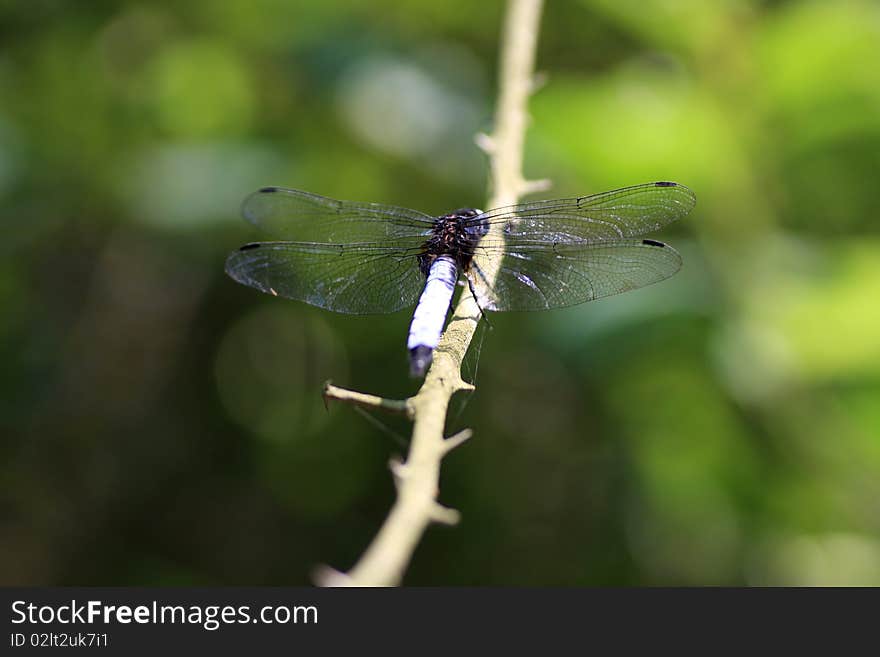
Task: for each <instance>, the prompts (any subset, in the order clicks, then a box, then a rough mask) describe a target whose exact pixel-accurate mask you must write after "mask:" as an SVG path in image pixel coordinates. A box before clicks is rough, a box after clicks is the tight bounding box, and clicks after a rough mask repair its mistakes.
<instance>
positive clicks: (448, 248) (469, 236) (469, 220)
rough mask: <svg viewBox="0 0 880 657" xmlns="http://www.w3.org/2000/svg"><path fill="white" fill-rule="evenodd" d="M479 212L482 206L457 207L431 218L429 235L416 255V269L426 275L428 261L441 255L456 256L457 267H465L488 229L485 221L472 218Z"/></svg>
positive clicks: (430, 261)
mask: <svg viewBox="0 0 880 657" xmlns="http://www.w3.org/2000/svg"><path fill="white" fill-rule="evenodd" d="M481 214H482V210H476V209H474V208H460V209H458V210H456V211H454V212H450V213H449V214H444V215H442V216H440V217H437V219H435V220H434V226H433V228H432V229H431V237H429V238H428V240H427V241H426V242H425V244H424V245H423V247H422V249H423V250H422V253H421V254H420V255H419V269H421V271H422V274H424V275H425V276H426V277H427V276H428V272H429V271H430V269H431V265H432V264H433V263H434V261H435V260H436V259H437V258H438V257H440V256H442V255H447V256H450V257H451V258H452V259H453V260H455V262H456V264H457V265H458V267H459V269H461V270H466V269H467V268H468V266H469V265H470V263H471V259H472V258H473V257H474V250H475V249H476V246H477V242H479V241H480V238H481V237H482V236H483V235H485V234H486V232H487V230H488V226H487V225H486V223H485V221H483V222H476V223H475V222H474V221H473V219H474V217H478V216H479V215H481Z"/></svg>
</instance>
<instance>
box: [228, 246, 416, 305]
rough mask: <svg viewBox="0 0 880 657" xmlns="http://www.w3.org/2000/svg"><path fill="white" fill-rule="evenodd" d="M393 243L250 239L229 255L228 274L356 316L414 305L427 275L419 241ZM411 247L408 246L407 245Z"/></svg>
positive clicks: (282, 295) (263, 287) (267, 288)
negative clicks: (421, 262)
mask: <svg viewBox="0 0 880 657" xmlns="http://www.w3.org/2000/svg"><path fill="white" fill-rule="evenodd" d="M407 241H410V242H412V241H413V240H398V241H397V244H395V245H393V246H370V245H357V244H355V245H351V244H347V245H334V244H314V243H302V242H261V243H255V244H246V245H245V246H243V247H241V249H239V250H238V251H235V252H233V253H231V254H230V255H229V257H228V258H227V260H226V273H227V274H229V276H231V277H232V278H233V279H234V280H236V281H238V282H239V283H242V284H243V285H249V286H250V287H254V288H256V289H258V290H260V291H262V292H266V293H268V294H273V295H275V296H280V297H285V298H287V299H296V300H297V301H305V302H306V303H309V304H311V305H313V306H318V307H319V308H325V309H327V310H333V311H335V312H338V313H347V314H351V315H368V314H373V313H392V312H395V311H397V310H400V309H401V308H404V307H406V306H412V305H414V304H415V302H416V300H417V299H418V296H419V293H420V292H421V290H422V286H423V285H424V284H425V278H424V276H422V274H421V273H420V271H419V267H418V261H417V259H416V256H417V255H418V253H419V251H420V247H419V245H420V242H418V241H416V243H414V244H410V245H407ZM408 247H409V248H408Z"/></svg>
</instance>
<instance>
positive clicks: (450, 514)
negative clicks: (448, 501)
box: [431, 504, 461, 526]
mask: <svg viewBox="0 0 880 657" xmlns="http://www.w3.org/2000/svg"><path fill="white" fill-rule="evenodd" d="M431 520H433V521H434V522H436V523H437V524H440V525H450V526H452V525H457V524H458V521H459V520H461V514H460V513H459V512H458V511H456V510H455V509H450V508H449V507H448V506H443V505H442V504H435V505H434V507H433V508H432V509H431Z"/></svg>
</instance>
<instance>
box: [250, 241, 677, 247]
mask: <svg viewBox="0 0 880 657" xmlns="http://www.w3.org/2000/svg"><path fill="white" fill-rule="evenodd" d="M642 244H647V245H648V246H659V247H660V248H664V247H665V246H666V245H665V244H664V243H663V242H658V241H657V240H642ZM242 248H244V247H242Z"/></svg>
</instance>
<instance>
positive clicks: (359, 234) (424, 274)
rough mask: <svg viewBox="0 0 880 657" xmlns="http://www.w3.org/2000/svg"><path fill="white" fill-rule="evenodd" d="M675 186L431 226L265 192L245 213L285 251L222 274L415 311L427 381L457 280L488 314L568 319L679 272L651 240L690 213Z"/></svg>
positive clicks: (366, 310)
mask: <svg viewBox="0 0 880 657" xmlns="http://www.w3.org/2000/svg"><path fill="white" fill-rule="evenodd" d="M695 204H696V197H695V196H694V193H693V192H692V191H691V190H690V189H688V188H687V187H685V186H684V185H681V184H678V183H675V182H665V181H664V182H652V183H646V184H642V185H634V186H631V187H624V188H622V189H617V190H614V191H609V192H603V193H600V194H592V195H589V196H577V197H571V198H561V199H553V200H541V201H529V202H526V203H520V204H518V205H511V206H507V207H501V208H494V209H491V210H488V211H486V212H483V211H481V210H477V209H475V208H461V209H458V210H455V211H453V212H450V213H448V214H444V215H440V216H431V215H428V214H425V213H422V212H419V211H418V210H410V209H407V208H402V207H395V206H392V205H384V204H380V203H360V202H352V201H339V200H335V199H332V198H327V197H325V196H319V195H317V194H312V193H310V192H304V191H299V190H295V189H286V188H283V187H264V188H262V189H260V190H258V191H256V192H254V193H253V194H251V195H250V196H248V197H247V198H246V199H245V200H244V202H243V204H242V214H243V215H244V218H245V220H246V221H248V222H249V223H251V224H253V225H254V226H256V227H258V228H259V229H261V230H263V231H264V232H265V233H267V234H268V235H270V236H272V237H273V239H277V240H278V241H261V242H251V243H249V244H245V245H244V246H242V247H241V248H239V249H238V250H237V251H234V252H233V253H231V254H230V255H229V257H228V258H227V260H226V273H227V274H228V275H229V276H230V277H232V278H233V279H234V280H235V281H237V282H239V283H242V284H244V285H247V286H250V287H253V288H256V289H257V290H260V291H261V292H265V293H267V294H271V295H274V296H278V297H284V298H287V299H294V300H297V301H303V302H305V303H308V304H311V305H313V306H317V307H319V308H324V309H326V310H331V311H334V312H338V313H346V314H353V315H366V314H376V313H393V312H397V311H399V310H401V309H403V308H407V307H411V306H413V305H415V311H414V313H413V317H412V321H411V323H410V328H409V335H408V338H407V350H408V352H409V360H410V373H411V374H412V375H413V376H414V377H421V376H424V375H425V373H426V372H427V370H428V368H429V366H430V365H431V362H432V360H433V352H434V350H435V349H436V348H437V346H438V344H439V342H440V336H441V334H442V332H443V327H444V325H445V323H446V317H447V314H448V312H449V308H450V305H451V303H452V297H453V293H454V290H455V286H456V284H457V283H458V282H459V280H460V279H462V277H463V280H461V283H462V285H464V284H465V283H466V284H467V287H468V288H469V292H470V293H471V294H472V295H473V297H474V299H475V300H476V302H477V305H478V306H479V308H480V310H481V311H483V312H486V311H489V312H501V311H528V310H548V309H552V308H563V307H567V306H573V305H576V304H580V303H584V302H586V301H592V300H594V299H599V298H602V297H607V296H610V295H613V294H619V293H621V292H626V291H628V290H634V289H636V288H640V287H643V286H645V285H649V284H651V283H656V282H658V281H662V280H664V279H666V278H668V277H670V276H672V275H673V274H675V273H676V272H677V271H678V270H679V269H680V268H681V256H680V255H679V254H678V252H677V251H676V250H675V249H673V248H672V247H671V246H669V245H667V244H665V243H663V242H660V241H657V240H654V239H650V238H645V237H643V236H644V235H646V234H648V233H651V232H653V231H655V230H658V229H660V228H661V227H663V226H665V225H667V224H669V223H671V222H673V221H675V220H677V219H680V218H682V217H684V216H685V215H687V214H688V212H690V211H691V210H692V209H693V207H694V205H695Z"/></svg>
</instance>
